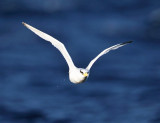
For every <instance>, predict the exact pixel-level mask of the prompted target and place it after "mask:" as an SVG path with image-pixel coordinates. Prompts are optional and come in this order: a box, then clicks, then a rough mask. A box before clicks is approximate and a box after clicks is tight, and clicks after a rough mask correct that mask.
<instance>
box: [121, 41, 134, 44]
mask: <svg viewBox="0 0 160 123" xmlns="http://www.w3.org/2000/svg"><path fill="white" fill-rule="evenodd" d="M132 42H133V41H126V42H123V43H121V45H125V44H128V43H132Z"/></svg>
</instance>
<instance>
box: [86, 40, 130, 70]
mask: <svg viewBox="0 0 160 123" xmlns="http://www.w3.org/2000/svg"><path fill="white" fill-rule="evenodd" d="M131 42H132V41H127V42H124V43H120V44H117V45H114V46H111V47H109V48H107V49H105V50H103V51H102V52H101V53H100V54H99V55H98V56H96V57H95V58H94V59H93V60H92V61H91V62H90V63H89V65H88V66H87V68H86V69H88V70H90V69H91V67H92V65H93V64H94V63H95V61H96V60H97V59H98V58H99V57H101V56H102V55H104V54H106V53H108V52H109V51H111V50H115V49H118V48H120V47H122V46H124V45H126V44H128V43H131Z"/></svg>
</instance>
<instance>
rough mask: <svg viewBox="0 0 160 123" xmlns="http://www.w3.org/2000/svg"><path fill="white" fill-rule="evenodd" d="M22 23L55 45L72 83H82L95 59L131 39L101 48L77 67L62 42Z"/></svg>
mask: <svg viewBox="0 0 160 123" xmlns="http://www.w3.org/2000/svg"><path fill="white" fill-rule="evenodd" d="M23 24H24V25H25V26H26V27H27V28H28V29H30V30H31V31H33V32H34V33H35V34H37V35H38V36H39V37H41V38H43V39H44V40H46V41H49V42H51V43H52V45H53V46H55V47H56V48H57V49H58V50H59V51H60V52H61V54H62V55H63V57H64V58H65V60H66V62H67V64H68V67H69V79H70V81H71V82H72V83H75V84H79V83H82V82H84V81H85V80H86V79H87V78H88V77H89V73H90V69H91V67H92V65H93V64H94V63H95V61H96V60H97V59H98V58H100V57H101V56H102V55H104V54H106V53H108V52H109V51H110V50H115V49H117V48H119V47H122V46H124V45H126V44H128V43H131V42H132V41H127V42H124V43H120V44H117V45H114V46H111V47H109V48H107V49H105V50H103V51H102V52H101V53H100V54H99V55H98V56H96V57H95V58H94V59H93V60H92V61H91V62H90V63H89V65H88V66H87V67H86V68H77V67H76V66H75V65H74V63H73V61H72V59H71V57H70V55H69V53H68V52H67V50H66V48H65V46H64V44H62V43H61V42H60V41H58V40H56V39H55V38H53V37H51V36H50V35H48V34H46V33H44V32H42V31H40V30H38V29H36V28H34V27H32V26H30V25H28V24H26V23H24V22H23Z"/></svg>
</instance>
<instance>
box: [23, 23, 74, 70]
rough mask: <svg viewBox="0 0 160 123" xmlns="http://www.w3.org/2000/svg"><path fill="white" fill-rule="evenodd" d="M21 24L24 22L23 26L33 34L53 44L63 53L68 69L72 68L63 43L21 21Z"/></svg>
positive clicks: (71, 62)
mask: <svg viewBox="0 0 160 123" xmlns="http://www.w3.org/2000/svg"><path fill="white" fill-rule="evenodd" d="M22 24H24V26H26V27H27V28H28V29H30V30H31V31H33V32H34V33H35V34H37V35H38V36H39V37H41V38H43V39H44V40H46V41H49V42H51V43H52V45H53V46H55V47H56V48H57V49H58V50H59V51H60V52H61V54H62V55H63V57H64V58H65V60H66V62H67V64H68V66H69V68H70V69H72V68H74V67H75V65H74V63H73V61H72V59H71V57H70V55H69V53H68V52H67V50H66V48H65V46H64V44H63V43H61V42H60V41H58V40H56V39H55V38H53V37H52V36H50V35H48V34H46V33H44V32H42V31H40V30H38V29H36V28H34V27H32V26H30V25H29V24H26V23H24V22H22Z"/></svg>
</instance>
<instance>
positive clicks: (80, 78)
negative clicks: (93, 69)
mask: <svg viewBox="0 0 160 123" xmlns="http://www.w3.org/2000/svg"><path fill="white" fill-rule="evenodd" d="M88 77H89V70H87V69H84V68H73V69H70V70H69V79H70V81H71V82H72V83H75V84H79V83H82V82H84V81H85V80H86V79H87V78H88Z"/></svg>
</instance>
